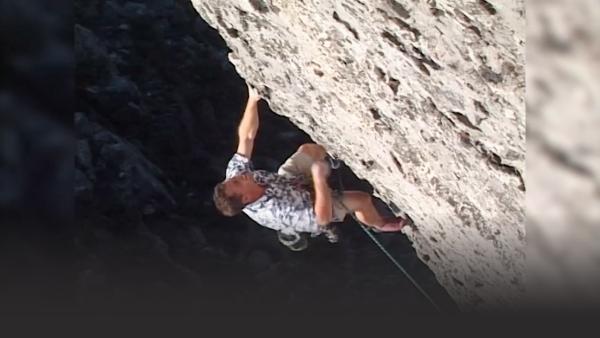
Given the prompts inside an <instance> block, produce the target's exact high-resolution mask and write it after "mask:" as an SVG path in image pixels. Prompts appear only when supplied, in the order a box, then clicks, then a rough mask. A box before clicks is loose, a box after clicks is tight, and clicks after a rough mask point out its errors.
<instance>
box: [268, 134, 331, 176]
mask: <svg viewBox="0 0 600 338" xmlns="http://www.w3.org/2000/svg"><path fill="white" fill-rule="evenodd" d="M325 156H327V151H326V150H325V148H324V147H323V146H321V145H319V144H316V143H305V144H303V145H301V146H300V147H298V150H296V152H295V153H293V154H292V156H290V157H289V158H288V159H287V160H286V161H285V162H284V163H283V164H282V165H281V166H280V167H279V169H278V170H277V173H278V174H279V175H282V176H297V175H304V176H305V177H306V178H307V183H308V182H310V179H311V178H312V173H311V171H310V168H311V166H312V164H313V163H314V162H315V161H320V160H323V159H325Z"/></svg>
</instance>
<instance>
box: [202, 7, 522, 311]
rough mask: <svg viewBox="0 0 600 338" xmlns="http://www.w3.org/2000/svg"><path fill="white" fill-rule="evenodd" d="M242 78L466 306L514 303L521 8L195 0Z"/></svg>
mask: <svg viewBox="0 0 600 338" xmlns="http://www.w3.org/2000/svg"><path fill="white" fill-rule="evenodd" d="M192 3H193V4H194V7H195V8H196V10H197V11H198V12H199V13H200V15H201V16H202V17H203V18H204V19H205V20H206V21H207V22H208V23H209V24H210V25H211V26H213V27H215V28H217V29H218V30H219V32H220V34H221V35H222V36H223V37H224V39H225V40H226V42H227V44H228V45H229V47H230V48H231V49H232V50H233V53H232V54H231V55H230V60H231V61H232V63H234V65H235V66H236V69H237V71H238V72H239V74H240V75H241V76H242V77H243V78H245V79H247V80H248V81H249V82H250V83H252V84H254V85H256V86H257V87H258V88H259V91H260V92H261V93H262V94H263V96H264V97H265V99H266V100H267V101H268V102H269V104H270V107H271V108H272V109H273V110H274V111H275V112H277V113H279V114H281V115H284V116H287V117H289V118H290V120H291V121H292V122H294V123H295V124H296V125H298V126H299V127H300V128H301V129H303V130H305V131H306V132H307V133H308V134H310V135H311V137H312V138H313V139H314V140H316V141H317V142H319V143H321V144H324V145H325V146H326V147H327V148H328V149H329V151H330V153H332V154H333V155H334V156H337V157H338V158H340V159H342V160H343V161H344V162H345V163H346V164H347V165H348V166H350V167H351V168H352V169H353V170H354V172H355V173H356V174H357V175H358V176H359V177H361V178H365V179H368V181H369V182H370V183H371V184H372V185H373V186H374V187H375V189H376V195H377V196H379V197H381V198H382V199H383V200H385V201H386V202H388V203H390V205H392V206H393V207H398V208H399V209H401V210H403V211H404V212H406V213H407V214H408V215H410V217H411V218H412V219H413V220H414V222H415V224H416V226H415V227H414V228H412V229H407V230H405V233H406V234H407V235H408V236H409V238H410V239H411V240H412V241H413V244H414V246H415V248H416V250H417V252H418V253H419V255H420V257H421V259H422V260H423V261H425V262H426V263H427V264H428V265H429V266H430V267H431V269H432V270H433V271H434V272H435V274H436V277H437V278H438V280H439V281H440V282H441V283H442V285H444V286H445V287H446V288H447V290H448V291H449V292H450V294H451V295H452V296H453V297H454V298H455V299H456V300H457V301H458V302H459V303H460V304H461V306H462V308H464V309H475V308H489V307H498V306H502V307H510V306H513V305H514V304H515V303H516V299H518V297H519V296H520V295H522V292H523V266H524V237H525V231H524V211H523V204H524V190H525V187H524V163H525V161H524V157H525V109H524V108H525V107H524V70H523V64H524V56H523V54H524V28H525V20H524V5H523V2H522V1H519V0H513V1H502V2H500V1H485V0H477V1H474V0H471V1H427V2H425V1H421V2H415V1H393V0H388V1H350V0H347V1H283V0H238V1H224V0H193V1H192Z"/></svg>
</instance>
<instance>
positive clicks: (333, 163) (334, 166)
mask: <svg viewBox="0 0 600 338" xmlns="http://www.w3.org/2000/svg"><path fill="white" fill-rule="evenodd" d="M328 159H329V164H330V167H331V169H337V168H339V166H340V164H339V161H337V160H335V159H333V158H331V157H329V156H328ZM336 176H337V179H338V185H339V189H340V191H344V184H343V183H342V178H341V176H340V174H339V172H337V171H336ZM342 205H343V203H342ZM344 208H345V209H346V211H347V212H348V213H349V214H350V216H352V218H353V219H354V220H355V221H356V223H358V225H360V227H361V228H362V229H363V231H364V232H365V233H366V234H367V235H368V236H369V238H371V240H373V242H374V243H375V245H377V247H378V248H379V249H380V250H381V251H382V252H383V253H384V254H385V255H386V256H387V257H388V258H389V259H390V261H392V263H393V264H394V265H395V266H396V267H397V268H398V270H400V271H401V272H402V273H403V274H404V275H405V276H406V278H408V280H409V281H411V283H412V284H413V285H414V286H415V288H417V290H419V292H421V294H422V295H423V296H425V298H426V299H427V300H428V301H429V302H430V303H431V305H433V307H434V308H435V309H436V310H437V312H438V313H442V310H441V308H440V307H439V306H438V305H437V304H436V303H435V302H434V301H433V299H432V298H431V297H430V296H429V294H428V293H427V292H425V290H423V288H422V287H421V286H420V285H419V283H417V281H416V280H415V279H414V278H412V276H411V275H410V274H409V273H408V272H407V271H406V269H404V268H403V267H402V265H401V264H400V263H399V262H398V261H397V260H396V259H395V258H394V256H392V254H391V253H390V252H389V251H388V250H387V249H386V248H385V247H384V246H383V245H382V244H381V242H380V241H379V240H378V239H377V238H376V237H375V236H374V235H373V234H372V233H371V231H369V229H368V228H367V226H365V225H364V224H363V223H362V222H361V221H359V220H358V218H356V216H355V215H354V213H353V212H352V211H351V210H349V209H348V208H346V206H345V205H344Z"/></svg>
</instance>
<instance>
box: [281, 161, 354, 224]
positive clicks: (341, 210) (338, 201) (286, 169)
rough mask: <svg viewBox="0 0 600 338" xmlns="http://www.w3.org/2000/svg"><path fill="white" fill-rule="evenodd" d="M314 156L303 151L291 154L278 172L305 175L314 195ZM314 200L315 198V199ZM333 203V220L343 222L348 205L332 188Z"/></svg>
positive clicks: (284, 174)
mask: <svg viewBox="0 0 600 338" xmlns="http://www.w3.org/2000/svg"><path fill="white" fill-rule="evenodd" d="M313 162H314V161H313V159H312V157H310V156H308V155H307V154H305V153H302V152H298V151H297V152H295V153H294V154H292V156H290V157H289V158H288V159H287V160H286V161H285V162H283V164H282V165H281V166H280V167H279V169H278V170H277V174H279V175H281V176H298V175H304V177H306V181H305V182H304V183H305V184H306V185H307V186H308V187H309V188H310V189H311V190H312V191H311V196H313V195H314V190H313V184H312V173H311V170H310V168H311V166H312V164H313ZM313 202H314V200H313ZM331 204H332V208H333V212H332V213H331V218H332V219H331V221H332V222H343V221H344V218H346V215H347V214H348V211H347V210H346V207H345V206H344V205H343V204H342V194H341V192H339V191H337V190H333V189H331Z"/></svg>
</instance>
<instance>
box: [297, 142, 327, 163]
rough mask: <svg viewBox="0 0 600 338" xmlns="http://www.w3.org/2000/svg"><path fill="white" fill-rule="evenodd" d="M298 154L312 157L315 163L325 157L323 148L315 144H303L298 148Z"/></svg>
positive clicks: (325, 152)
mask: <svg viewBox="0 0 600 338" xmlns="http://www.w3.org/2000/svg"><path fill="white" fill-rule="evenodd" d="M298 152H301V153H305V154H307V155H308V156H310V157H312V158H313V159H314V160H315V161H319V160H323V159H324V158H325V156H326V155H327V151H326V150H325V148H324V147H323V146H322V145H320V144H316V143H304V144H303V145H301V146H300V147H298Z"/></svg>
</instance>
